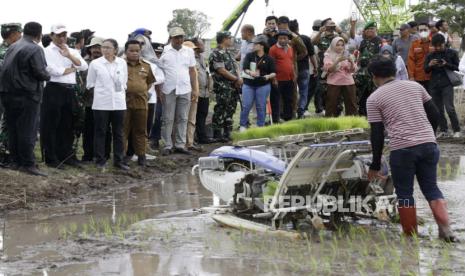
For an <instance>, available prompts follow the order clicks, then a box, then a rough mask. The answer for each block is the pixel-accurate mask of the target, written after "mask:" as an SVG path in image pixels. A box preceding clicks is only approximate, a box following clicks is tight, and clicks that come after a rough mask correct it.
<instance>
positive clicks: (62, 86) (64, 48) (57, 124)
mask: <svg viewBox="0 0 465 276" xmlns="http://www.w3.org/2000/svg"><path fill="white" fill-rule="evenodd" d="M51 36H52V40H53V42H52V43H51V44H50V45H49V46H48V47H47V48H45V58H46V60H47V71H48V72H49V73H50V75H51V78H50V81H49V82H47V85H46V87H45V90H44V99H43V102H42V106H41V116H40V123H41V126H40V139H41V144H42V146H43V151H44V157H45V163H46V164H47V166H50V167H54V168H59V167H61V165H62V164H67V165H70V166H74V167H79V163H78V161H77V159H76V153H75V152H74V150H73V143H74V133H73V100H74V97H75V93H76V90H75V89H76V72H77V71H85V70H87V68H88V65H87V63H86V62H85V61H84V59H83V58H82V57H81V53H80V52H78V51H77V50H75V49H71V48H69V47H68V45H66V42H67V30H66V27H65V26H64V25H62V24H57V25H53V26H52V33H51Z"/></svg>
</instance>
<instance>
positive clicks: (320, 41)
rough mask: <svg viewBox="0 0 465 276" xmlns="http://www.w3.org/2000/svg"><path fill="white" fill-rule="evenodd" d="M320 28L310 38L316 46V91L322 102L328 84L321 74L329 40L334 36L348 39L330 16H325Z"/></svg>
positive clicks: (329, 44)
mask: <svg viewBox="0 0 465 276" xmlns="http://www.w3.org/2000/svg"><path fill="white" fill-rule="evenodd" d="M321 26H322V27H321V28H320V31H319V33H318V34H317V35H316V36H315V37H314V38H313V39H312V43H313V44H314V45H316V46H317V47H318V80H319V81H318V86H317V89H318V92H317V94H318V95H320V96H321V98H322V100H323V102H324V99H325V98H326V90H327V89H328V85H327V84H326V75H325V74H323V65H324V62H323V61H324V58H325V53H326V50H328V48H329V46H331V42H332V41H333V39H334V38H335V37H342V38H344V40H345V41H348V37H347V35H345V34H343V33H342V30H341V28H339V27H337V26H336V24H335V23H334V21H333V20H332V19H331V18H327V19H325V20H323V21H322V22H321Z"/></svg>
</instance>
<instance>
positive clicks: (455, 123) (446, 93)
mask: <svg viewBox="0 0 465 276" xmlns="http://www.w3.org/2000/svg"><path fill="white" fill-rule="evenodd" d="M431 44H432V45H433V47H434V51H433V52H431V53H429V54H428V55H427V56H426V59H425V65H424V66H425V71H426V73H431V81H430V93H431V96H432V97H433V101H434V104H435V105H436V106H437V108H438V109H439V116H440V117H439V131H440V132H439V134H438V137H441V136H444V135H447V120H446V116H445V115H444V108H445V109H446V112H447V115H448V116H449V119H450V123H451V125H452V129H453V131H454V136H453V137H455V138H459V137H460V124H459V120H458V118H457V113H456V112H455V107H454V87H453V86H452V84H451V82H450V80H449V77H448V76H447V71H458V70H459V56H458V54H457V52H456V51H455V50H452V49H448V48H447V47H446V39H445V38H444V36H443V35H441V34H436V35H434V36H433V38H432V41H431Z"/></svg>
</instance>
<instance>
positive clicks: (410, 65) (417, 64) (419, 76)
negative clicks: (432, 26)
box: [407, 23, 431, 91]
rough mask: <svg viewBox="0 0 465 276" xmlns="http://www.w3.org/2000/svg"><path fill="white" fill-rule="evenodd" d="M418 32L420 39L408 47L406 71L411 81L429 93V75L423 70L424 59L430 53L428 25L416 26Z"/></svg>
mask: <svg viewBox="0 0 465 276" xmlns="http://www.w3.org/2000/svg"><path fill="white" fill-rule="evenodd" d="M418 31H419V35H420V39H418V40H415V41H413V42H412V45H411V46H410V49H409V53H408V59H407V70H408V75H409V77H410V80H411V81H416V82H418V83H419V84H421V85H422V86H423V87H424V88H425V89H426V91H429V80H430V79H431V74H429V73H426V72H425V69H424V65H425V58H426V56H427V55H428V54H429V52H430V51H431V50H430V49H431V39H430V33H429V28H428V25H427V24H426V23H420V24H419V25H418Z"/></svg>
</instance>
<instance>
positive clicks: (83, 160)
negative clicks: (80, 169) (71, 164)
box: [81, 156, 94, 163]
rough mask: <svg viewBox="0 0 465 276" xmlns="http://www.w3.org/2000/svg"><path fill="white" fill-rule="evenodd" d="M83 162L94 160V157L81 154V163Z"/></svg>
mask: <svg viewBox="0 0 465 276" xmlns="http://www.w3.org/2000/svg"><path fill="white" fill-rule="evenodd" d="M84 162H86V163H87V162H94V158H92V157H89V156H82V157H81V163H84Z"/></svg>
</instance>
